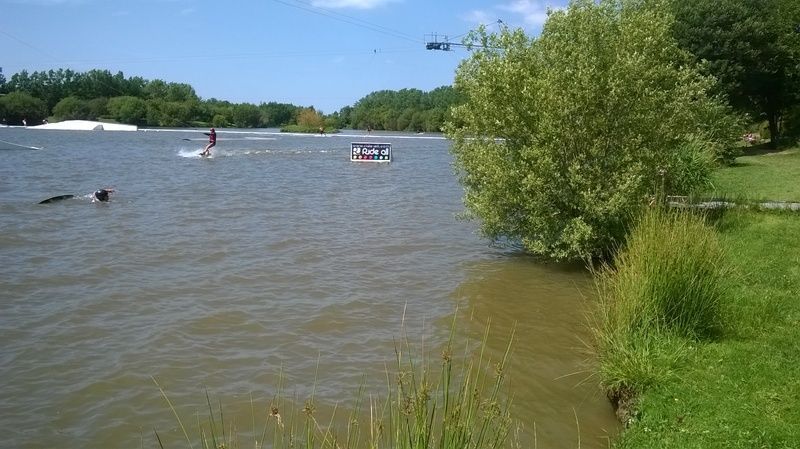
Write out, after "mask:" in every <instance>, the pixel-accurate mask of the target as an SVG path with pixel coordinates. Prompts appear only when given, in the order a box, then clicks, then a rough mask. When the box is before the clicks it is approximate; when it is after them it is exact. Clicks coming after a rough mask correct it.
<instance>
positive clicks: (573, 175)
mask: <svg viewBox="0 0 800 449" xmlns="http://www.w3.org/2000/svg"><path fill="white" fill-rule="evenodd" d="M668 11H669V9H668V8H666V7H664V5H663V4H662V3H661V2H659V1H627V0H601V1H599V2H595V1H592V0H576V1H573V2H572V3H571V4H570V5H569V7H568V8H567V9H566V10H563V11H555V12H552V13H551V14H550V16H549V18H548V20H547V22H546V24H545V26H544V27H543V30H542V33H541V35H540V36H539V37H538V38H535V39H531V38H529V37H527V36H525V34H524V33H523V32H522V31H521V30H507V29H506V30H501V31H500V32H499V33H498V34H487V33H486V32H485V31H484V30H480V29H479V30H478V31H477V32H476V33H474V35H473V42H474V44H475V51H474V53H473V55H472V56H471V57H470V58H469V59H467V60H465V61H464V62H463V63H462V64H461V66H460V67H459V69H458V72H457V75H456V83H455V84H456V87H457V89H459V90H460V91H461V92H462V93H464V94H465V95H466V98H467V102H466V103H465V104H464V105H462V106H458V107H456V108H455V109H454V111H453V123H454V124H455V123H457V124H458V126H456V125H450V126H448V128H447V133H448V135H449V136H450V137H451V138H452V139H453V140H454V144H453V150H452V151H453V153H454V155H455V161H456V167H457V169H458V171H459V174H460V179H461V181H462V184H463V185H464V187H465V191H466V193H465V203H466V205H467V207H468V209H469V210H470V211H471V212H472V214H473V215H474V216H476V217H477V218H479V219H480V221H481V225H482V231H483V232H484V234H485V235H486V236H488V237H491V238H500V237H504V238H509V239H512V240H517V241H520V242H521V243H522V244H523V245H524V247H525V248H526V249H527V250H529V251H530V252H532V253H535V254H538V255H541V256H545V257H548V258H552V259H556V260H575V259H585V258H589V257H596V256H601V255H604V254H605V253H606V252H607V251H608V250H609V249H610V248H611V247H613V245H614V244H615V242H619V241H620V240H621V238H622V237H623V236H624V232H625V228H626V225H627V221H628V220H630V219H631V217H632V216H633V212H634V211H635V210H636V208H637V207H639V206H640V205H641V204H644V203H645V202H647V201H649V200H651V199H652V198H653V197H654V196H655V195H658V194H685V193H688V192H691V191H692V190H693V189H696V188H697V187H698V186H700V185H702V184H704V183H705V182H707V179H708V175H709V171H710V167H711V164H712V162H713V158H714V155H715V154H718V153H720V152H721V151H720V150H721V149H723V148H725V147H726V146H727V145H728V144H730V143H731V141H732V139H733V138H734V136H735V134H736V129H735V121H734V119H732V118H731V116H730V115H729V114H728V110H727V107H726V106H724V104H723V102H721V101H720V100H718V99H715V98H711V97H709V95H708V92H709V91H710V89H711V88H712V87H713V83H714V80H713V79H711V78H708V77H704V76H703V75H701V74H700V72H699V71H698V70H697V68H696V67H695V66H694V65H693V64H692V63H691V58H690V56H689V55H688V54H687V53H685V52H684V51H683V50H681V49H680V48H679V47H678V45H677V44H676V42H675V40H674V39H673V37H672V34H671V25H672V23H673V18H672V16H671V15H669V12H668Z"/></svg>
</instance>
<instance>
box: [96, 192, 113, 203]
mask: <svg viewBox="0 0 800 449" xmlns="http://www.w3.org/2000/svg"><path fill="white" fill-rule="evenodd" d="M111 192H112V190H109V189H100V190H98V191H96V192H94V198H95V199H96V200H97V201H102V202H106V201H108V194H109V193H111Z"/></svg>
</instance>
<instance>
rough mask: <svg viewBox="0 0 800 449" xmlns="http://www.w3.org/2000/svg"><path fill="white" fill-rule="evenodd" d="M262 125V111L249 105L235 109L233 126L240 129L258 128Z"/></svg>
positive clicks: (242, 105) (243, 104)
mask: <svg viewBox="0 0 800 449" xmlns="http://www.w3.org/2000/svg"><path fill="white" fill-rule="evenodd" d="M260 123H261V110H260V109H258V106H256V105H254V104H249V103H242V104H238V105H236V106H234V107H233V124H234V126H236V127H239V128H256V127H258V126H259V124H260Z"/></svg>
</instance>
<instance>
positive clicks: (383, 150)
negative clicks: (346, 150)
mask: <svg viewBox="0 0 800 449" xmlns="http://www.w3.org/2000/svg"><path fill="white" fill-rule="evenodd" d="M350 160H351V161H361V162H391V160H392V144H391V143H373V142H353V143H351V144H350Z"/></svg>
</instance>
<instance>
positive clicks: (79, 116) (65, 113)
mask: <svg viewBox="0 0 800 449" xmlns="http://www.w3.org/2000/svg"><path fill="white" fill-rule="evenodd" d="M90 115H91V110H90V109H89V102H88V101H86V100H82V99H80V98H78V97H66V98H63V99H62V100H61V101H59V102H58V103H56V105H55V106H53V117H54V118H55V119H56V120H89V119H90V118H93V117H90Z"/></svg>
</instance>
